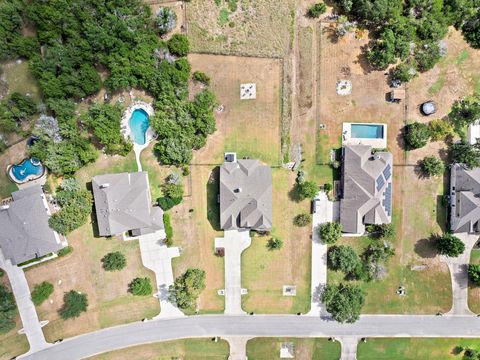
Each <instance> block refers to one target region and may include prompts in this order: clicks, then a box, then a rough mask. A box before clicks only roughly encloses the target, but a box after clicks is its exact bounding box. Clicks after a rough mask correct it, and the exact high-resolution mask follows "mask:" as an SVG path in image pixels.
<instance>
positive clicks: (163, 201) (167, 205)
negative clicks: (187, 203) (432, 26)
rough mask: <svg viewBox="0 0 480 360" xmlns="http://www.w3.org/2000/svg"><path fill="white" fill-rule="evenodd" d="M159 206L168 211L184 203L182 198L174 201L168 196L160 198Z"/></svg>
mask: <svg viewBox="0 0 480 360" xmlns="http://www.w3.org/2000/svg"><path fill="white" fill-rule="evenodd" d="M157 201H158V206H160V207H161V208H162V210H163V211H168V210H170V209H171V208H173V207H174V206H176V205H178V204H180V203H181V202H182V198H176V199H172V198H169V197H166V196H163V197H161V198H158V200H157Z"/></svg>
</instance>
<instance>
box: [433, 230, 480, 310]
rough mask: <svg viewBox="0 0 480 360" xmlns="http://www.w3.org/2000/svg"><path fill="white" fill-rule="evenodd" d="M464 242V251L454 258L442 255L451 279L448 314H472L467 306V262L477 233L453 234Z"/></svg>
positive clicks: (476, 238)
mask: <svg viewBox="0 0 480 360" xmlns="http://www.w3.org/2000/svg"><path fill="white" fill-rule="evenodd" d="M454 235H455V236H456V237H458V238H459V239H460V240H462V241H463V243H464V244H465V251H464V252H463V254H461V255H460V256H458V257H456V258H451V257H448V256H442V260H443V261H444V262H445V263H446V264H447V265H448V269H449V270H450V277H451V279H452V292H453V305H452V309H451V310H450V311H449V312H448V314H455V315H469V314H472V312H471V311H470V309H469V307H468V272H467V271H468V264H469V263H470V254H471V252H472V249H473V247H474V245H475V243H476V242H477V241H478V235H472V234H467V233H459V234H454Z"/></svg>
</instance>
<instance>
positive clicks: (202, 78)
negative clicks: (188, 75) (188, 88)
mask: <svg viewBox="0 0 480 360" xmlns="http://www.w3.org/2000/svg"><path fill="white" fill-rule="evenodd" d="M192 77H193V80H195V81H198V82H201V83H202V84H204V85H207V86H209V85H210V76H208V75H207V74H205V73H204V72H201V71H195V72H194V73H193V76H192Z"/></svg>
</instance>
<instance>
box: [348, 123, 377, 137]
mask: <svg viewBox="0 0 480 360" xmlns="http://www.w3.org/2000/svg"><path fill="white" fill-rule="evenodd" d="M350 137H352V138H357V139H382V138H383V125H373V124H351V134H350Z"/></svg>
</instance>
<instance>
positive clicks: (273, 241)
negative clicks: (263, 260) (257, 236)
mask: <svg viewBox="0 0 480 360" xmlns="http://www.w3.org/2000/svg"><path fill="white" fill-rule="evenodd" d="M282 247H283V240H282V239H279V238H275V237H272V238H270V239H268V241H267V248H268V250H280V249H281V248H282Z"/></svg>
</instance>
